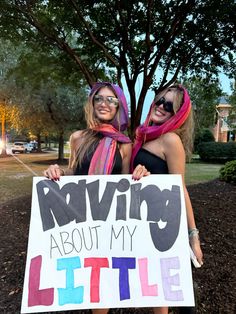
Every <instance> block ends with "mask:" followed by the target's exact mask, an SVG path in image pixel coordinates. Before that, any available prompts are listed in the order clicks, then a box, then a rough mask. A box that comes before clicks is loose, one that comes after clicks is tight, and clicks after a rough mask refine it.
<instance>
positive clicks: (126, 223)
mask: <svg viewBox="0 0 236 314" xmlns="http://www.w3.org/2000/svg"><path fill="white" fill-rule="evenodd" d="M192 286H193V285H192V274H191V265H190V257H189V243H188V232H187V220H186V210H185V202H184V194H183V188H182V179H181V176H180V175H150V176H148V177H145V178H142V179H141V180H140V181H134V180H132V178H131V176H130V175H109V176H108V175H105V176H65V177H62V178H61V179H60V181H57V182H53V181H51V180H48V179H46V178H44V177H35V178H34V180H33V194H32V210H31V220H30V230H29V242H28V253H27V261H26V269H25V280H24V289H23V297H22V308H21V313H37V312H49V311H65V310H73V309H93V308H123V307H129V308H130V307H153V306H193V305H194V296H193V288H192Z"/></svg>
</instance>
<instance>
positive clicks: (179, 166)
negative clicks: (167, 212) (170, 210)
mask: <svg viewBox="0 0 236 314" xmlns="http://www.w3.org/2000/svg"><path fill="white" fill-rule="evenodd" d="M163 148H164V155H165V158H166V161H167V165H168V170H169V173H170V174H181V176H182V181H183V189H184V198H185V205H186V211H187V222H188V229H189V230H193V229H194V230H195V229H196V223H195V218H194V213H193V208H192V204H191V200H190V197H189V194H188V191H187V188H186V186H185V179H184V177H185V151H184V147H183V144H182V142H181V139H180V137H179V136H178V135H177V134H175V133H167V134H165V136H164V140H163ZM192 235H193V236H191V237H190V244H191V247H192V249H193V251H194V253H195V255H196V257H197V259H198V262H199V263H200V264H202V258H203V254H202V251H201V248H200V241H199V237H198V234H197V232H196V233H195V234H192Z"/></svg>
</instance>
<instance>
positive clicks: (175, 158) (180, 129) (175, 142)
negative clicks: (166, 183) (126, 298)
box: [131, 85, 203, 314]
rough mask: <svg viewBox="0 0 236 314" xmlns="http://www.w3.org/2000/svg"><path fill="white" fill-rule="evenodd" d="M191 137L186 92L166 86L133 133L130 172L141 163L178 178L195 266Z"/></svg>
mask: <svg viewBox="0 0 236 314" xmlns="http://www.w3.org/2000/svg"><path fill="white" fill-rule="evenodd" d="M192 135H193V119H192V110H191V101H190V97H189V95H188V92H187V90H186V89H185V88H184V87H182V86H181V85H174V86H170V87H168V88H167V89H165V90H163V91H162V92H160V93H159V94H158V95H157V96H156V98H155V100H154V102H153V103H152V105H151V107H150V110H149V113H148V115H147V118H146V120H145V122H144V124H143V125H141V126H140V127H138V128H137V130H136V140H135V143H134V147H133V153H132V158H131V171H133V169H135V167H137V165H140V164H141V165H143V166H145V168H146V169H147V171H149V172H150V173H151V174H168V173H169V174H181V175H182V180H183V186H184V196H185V203H186V209H187V221H188V229H189V241H190V245H191V248H192V250H193V252H194V254H195V256H196V257H197V261H198V263H199V264H200V265H202V264H203V254H202V251H201V247H200V241H199V235H198V233H199V231H198V229H197V228H196V224H195V219H194V214H193V208H192V205H191V201H190V198H189V194H188V191H187V189H186V186H185V184H184V173H185V160H186V158H189V157H190V155H191V149H192ZM135 171H136V170H135ZM181 312H182V310H181ZM154 313H155V314H167V313H168V308H167V307H159V308H155V309H154ZM182 313H188V314H190V313H194V309H193V308H192V309H190V308H185V309H184V308H183V312H182Z"/></svg>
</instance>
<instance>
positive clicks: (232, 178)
mask: <svg viewBox="0 0 236 314" xmlns="http://www.w3.org/2000/svg"><path fill="white" fill-rule="evenodd" d="M220 179H221V180H223V181H226V182H232V183H234V184H236V160H232V161H228V162H226V164H225V165H224V166H223V167H222V168H221V169H220Z"/></svg>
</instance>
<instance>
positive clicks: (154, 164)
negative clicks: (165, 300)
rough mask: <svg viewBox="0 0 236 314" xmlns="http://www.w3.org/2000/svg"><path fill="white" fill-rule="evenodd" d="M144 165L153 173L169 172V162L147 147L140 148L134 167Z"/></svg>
mask: <svg viewBox="0 0 236 314" xmlns="http://www.w3.org/2000/svg"><path fill="white" fill-rule="evenodd" d="M139 164H140V165H143V166H145V167H146V169H147V170H148V171H150V172H151V174H168V173H169V171H168V166H167V162H166V161H165V160H163V159H162V158H160V157H159V156H157V155H155V154H153V153H151V152H149V151H148V150H146V149H145V148H140V150H139V151H138V153H137V155H136V156H135V158H134V168H135V167H136V166H137V165H139Z"/></svg>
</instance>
